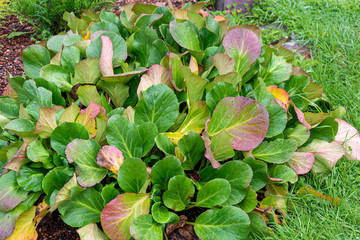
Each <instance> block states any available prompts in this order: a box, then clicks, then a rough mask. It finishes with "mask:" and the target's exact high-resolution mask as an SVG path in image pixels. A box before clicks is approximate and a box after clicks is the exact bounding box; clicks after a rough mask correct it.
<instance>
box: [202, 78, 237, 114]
mask: <svg viewBox="0 0 360 240" xmlns="http://www.w3.org/2000/svg"><path fill="white" fill-rule="evenodd" d="M237 96H239V94H238V93H237V91H236V89H235V87H234V86H233V85H232V84H231V83H227V82H219V83H217V84H215V86H214V88H213V89H212V90H211V91H210V92H208V93H207V94H206V104H207V105H208V107H209V109H210V112H211V113H212V112H213V111H214V110H215V108H216V105H217V104H218V103H219V102H220V101H221V100H222V99H223V98H226V97H237Z"/></svg>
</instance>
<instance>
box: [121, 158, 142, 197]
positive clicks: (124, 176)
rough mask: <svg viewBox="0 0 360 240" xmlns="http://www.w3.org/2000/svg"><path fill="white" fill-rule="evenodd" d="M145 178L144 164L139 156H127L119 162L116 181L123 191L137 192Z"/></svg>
mask: <svg viewBox="0 0 360 240" xmlns="http://www.w3.org/2000/svg"><path fill="white" fill-rule="evenodd" d="M147 179H148V173H147V170H146V166H145V164H144V162H143V161H142V160H141V159H140V158H127V159H126V160H125V161H124V162H123V163H122V164H121V166H120V169H119V172H118V183H119V186H120V187H121V189H122V190H124V191H125V192H132V193H139V192H140V190H141V188H142V187H143V186H144V184H145V182H146V180H147Z"/></svg>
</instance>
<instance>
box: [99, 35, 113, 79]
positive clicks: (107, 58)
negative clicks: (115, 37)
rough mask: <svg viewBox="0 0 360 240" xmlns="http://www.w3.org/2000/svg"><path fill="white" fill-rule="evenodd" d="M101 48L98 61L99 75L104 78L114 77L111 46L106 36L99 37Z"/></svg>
mask: <svg viewBox="0 0 360 240" xmlns="http://www.w3.org/2000/svg"><path fill="white" fill-rule="evenodd" d="M101 42H102V48H101V56H100V61H99V69H100V72H101V74H102V75H103V76H104V77H105V76H111V75H114V69H113V64H112V59H113V57H114V52H113V44H112V42H111V39H110V38H109V37H108V36H104V35H103V36H101Z"/></svg>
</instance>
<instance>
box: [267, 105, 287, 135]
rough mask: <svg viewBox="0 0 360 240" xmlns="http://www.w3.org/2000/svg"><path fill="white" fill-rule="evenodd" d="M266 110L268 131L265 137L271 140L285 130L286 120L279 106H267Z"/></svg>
mask: <svg viewBox="0 0 360 240" xmlns="http://www.w3.org/2000/svg"><path fill="white" fill-rule="evenodd" d="M266 110H267V111H268V113H269V129H268V132H267V134H266V137H267V138H271V137H274V136H276V135H278V134H280V133H282V132H283V131H284V130H285V127H286V124H287V120H288V118H287V115H286V112H285V111H284V109H283V108H282V107H280V106H279V105H270V106H267V107H266Z"/></svg>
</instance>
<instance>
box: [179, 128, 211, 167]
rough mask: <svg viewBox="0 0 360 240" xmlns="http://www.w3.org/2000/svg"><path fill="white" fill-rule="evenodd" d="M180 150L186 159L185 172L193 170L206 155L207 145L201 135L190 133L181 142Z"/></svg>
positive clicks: (183, 164)
mask: <svg viewBox="0 0 360 240" xmlns="http://www.w3.org/2000/svg"><path fill="white" fill-rule="evenodd" d="M178 148H179V150H180V152H181V154H182V155H184V157H185V159H184V162H183V163H182V167H183V168H184V170H193V169H194V167H195V165H196V164H197V163H198V162H199V161H200V159H201V158H202V156H203V155H204V151H205V143H204V140H203V139H202V137H201V136H200V135H199V134H197V133H194V132H189V134H188V135H184V136H183V137H182V138H181V139H180V140H179V142H178Z"/></svg>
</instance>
